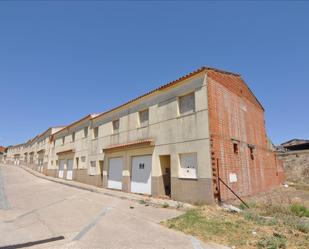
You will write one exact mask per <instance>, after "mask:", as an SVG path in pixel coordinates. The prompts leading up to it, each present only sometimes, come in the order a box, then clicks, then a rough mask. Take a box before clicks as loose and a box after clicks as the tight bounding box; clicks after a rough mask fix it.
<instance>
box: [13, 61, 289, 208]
mask: <svg viewBox="0 0 309 249" xmlns="http://www.w3.org/2000/svg"><path fill="white" fill-rule="evenodd" d="M20 146H21V150H22V153H21V152H19V154H14V153H16V152H14V153H13V152H12V153H13V154H14V155H19V156H20V158H23V160H25V162H26V163H28V166H30V167H32V168H33V169H35V170H38V171H41V172H42V173H44V174H46V175H49V176H53V177H58V178H63V179H66V180H74V181H78V182H83V183H87V184H92V185H96V186H100V187H104V188H109V189H117V190H121V191H125V192H132V193H138V194H145V195H152V196H170V197H171V198H172V199H175V200H180V201H186V202H192V203H194V202H199V203H214V202H216V201H221V200H227V199H231V198H235V196H234V193H233V192H235V193H237V194H238V195H239V196H247V195H252V194H256V193H259V192H261V191H266V190H268V189H269V188H272V187H274V186H277V185H279V184H280V183H282V181H283V180H284V172H283V167H282V163H281V161H279V160H277V158H276V156H275V154H274V152H273V151H272V150H271V149H270V148H269V142H268V138H267V135H266V129H265V119H264V108H263V106H262V105H261V103H260V102H259V101H258V100H257V98H256V97H255V96H254V94H253V93H252V91H251V90H250V88H249V87H248V86H247V84H246V83H245V82H244V80H243V79H242V78H241V76H240V75H239V74H235V73H231V72H227V71H222V70H218V69H214V68H209V67H202V68H200V69H198V70H196V71H194V72H192V73H190V74H188V75H185V76H183V77H181V78H179V79H177V80H175V81H172V82H170V83H168V84H166V85H163V86H161V87H159V88H157V89H155V90H153V91H150V92H148V93H146V94H144V95H142V96H139V97H137V98H135V99H133V100H131V101H129V102H127V103H125V104H123V105H121V106H118V107H116V108H114V109H112V110H109V111H106V112H103V113H100V114H89V115H87V116H85V117H83V118H82V119H80V120H78V121H76V122H74V123H72V124H70V125H68V126H66V127H63V128H58V130H55V129H53V128H50V129H48V130H47V131H46V132H44V133H43V134H41V135H39V136H37V137H36V138H34V139H33V140H30V141H28V142H27V143H26V144H24V145H20ZM12 153H11V152H10V154H11V155H13V154H12ZM31 153H32V154H31ZM31 158H32V159H31ZM19 160H21V159H19ZM231 190H233V191H231Z"/></svg>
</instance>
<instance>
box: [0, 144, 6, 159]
mask: <svg viewBox="0 0 309 249" xmlns="http://www.w3.org/2000/svg"><path fill="white" fill-rule="evenodd" d="M5 154H6V148H5V147H3V146H0V163H3V162H4V161H5Z"/></svg>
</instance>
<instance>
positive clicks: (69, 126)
mask: <svg viewBox="0 0 309 249" xmlns="http://www.w3.org/2000/svg"><path fill="white" fill-rule="evenodd" d="M96 115H97V114H95V113H91V114H88V115H86V116H84V117H83V118H81V119H79V120H77V121H75V122H73V123H71V124H69V125H67V126H64V127H63V128H62V129H60V130H59V131H57V132H55V133H54V134H52V136H55V135H56V134H58V133H60V132H62V131H65V130H66V129H69V128H71V127H72V126H74V125H75V124H77V123H79V122H81V121H84V120H87V119H88V118H89V120H91V119H93V118H94V117H93V116H96Z"/></svg>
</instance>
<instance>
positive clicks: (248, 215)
mask: <svg viewBox="0 0 309 249" xmlns="http://www.w3.org/2000/svg"><path fill="white" fill-rule="evenodd" d="M243 215H244V218H245V219H246V220H250V221H253V222H254V223H256V224H258V225H267V226H274V225H276V224H277V223H278V221H277V219H275V218H273V217H267V218H266V217H262V216H260V215H258V214H257V213H254V212H251V211H246V212H244V214H243Z"/></svg>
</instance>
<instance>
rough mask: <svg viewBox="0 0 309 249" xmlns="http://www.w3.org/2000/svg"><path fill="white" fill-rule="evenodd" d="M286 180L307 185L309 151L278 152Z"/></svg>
mask: <svg viewBox="0 0 309 249" xmlns="http://www.w3.org/2000/svg"><path fill="white" fill-rule="evenodd" d="M278 158H279V159H281V160H282V161H283V163H284V169H285V171H286V176H287V180H289V181H293V182H305V183H309V150H299V151H287V152H279V153H278Z"/></svg>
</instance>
